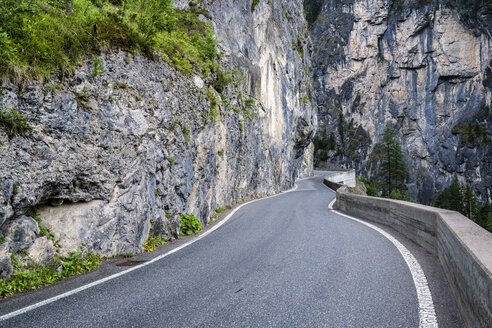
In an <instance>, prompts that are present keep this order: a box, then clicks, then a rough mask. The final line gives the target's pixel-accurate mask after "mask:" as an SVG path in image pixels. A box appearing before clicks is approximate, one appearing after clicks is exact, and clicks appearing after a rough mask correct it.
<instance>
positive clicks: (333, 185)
mask: <svg viewBox="0 0 492 328" xmlns="http://www.w3.org/2000/svg"><path fill="white" fill-rule="evenodd" d="M323 183H324V184H325V185H326V186H328V187H329V188H331V189H333V190H338V188H340V187H343V183H336V182H333V181H330V180H328V179H327V178H326V177H325V178H324V179H323Z"/></svg>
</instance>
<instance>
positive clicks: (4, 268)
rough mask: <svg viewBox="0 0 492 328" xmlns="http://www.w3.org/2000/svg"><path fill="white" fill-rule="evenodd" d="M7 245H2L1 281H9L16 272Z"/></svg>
mask: <svg viewBox="0 0 492 328" xmlns="http://www.w3.org/2000/svg"><path fill="white" fill-rule="evenodd" d="M6 246H7V245H5V246H4V245H0V279H4V280H9V279H10V277H11V276H12V273H13V272H14V267H13V266H12V261H11V260H10V253H9V250H8V247H6Z"/></svg>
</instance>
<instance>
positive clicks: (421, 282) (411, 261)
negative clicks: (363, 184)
mask: <svg viewBox="0 0 492 328" xmlns="http://www.w3.org/2000/svg"><path fill="white" fill-rule="evenodd" d="M325 187H327V186H325ZM327 188H328V187H327ZM328 189H330V190H332V189H331V188H328ZM332 191H334V190H332ZM336 200H337V199H336V198H335V199H333V200H332V201H331V203H330V204H329V205H328V208H329V209H330V210H332V211H333V212H335V213H336V214H338V215H341V216H344V217H346V218H348V219H351V220H354V221H357V222H359V223H362V224H364V225H366V226H368V227H369V228H371V229H374V230H376V231H377V232H379V233H380V234H382V235H383V236H384V237H386V238H387V239H388V240H389V241H390V242H391V243H393V245H395V247H396V248H397V249H398V251H399V252H400V254H401V256H402V257H403V259H404V260H405V262H406V263H407V265H408V268H409V269H410V273H411V274H412V278H413V284H414V285H415V288H416V289H417V300H418V302H419V327H420V328H438V324H437V316H436V311H435V310H434V302H433V301H432V294H431V291H430V289H429V284H428V283H427V278H426V277H425V274H424V270H422V267H421V266H420V264H419V262H418V261H417V259H416V258H415V256H413V254H412V253H411V252H410V251H409V250H408V249H407V248H406V247H405V246H403V244H401V243H400V242H399V241H398V240H396V239H395V238H394V237H393V236H392V235H390V234H389V233H387V232H386V231H384V230H383V229H381V228H379V227H376V226H375V225H372V224H370V223H368V222H365V221H362V220H359V219H357V218H354V217H352V216H350V215H346V214H343V213H341V212H338V211H337V210H335V209H333V204H334V203H335V201H336Z"/></svg>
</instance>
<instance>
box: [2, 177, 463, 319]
mask: <svg viewBox="0 0 492 328" xmlns="http://www.w3.org/2000/svg"><path fill="white" fill-rule="evenodd" d="M297 184H298V188H297V190H296V191H293V192H289V193H286V194H282V195H279V196H277V197H273V198H268V199H264V200H259V201H256V202H254V203H251V204H248V205H246V206H244V207H242V208H241V209H239V210H238V211H237V212H236V214H234V215H233V216H232V217H231V218H230V220H229V221H227V222H226V223H225V224H224V225H223V226H221V227H220V228H218V229H217V230H216V231H213V232H212V233H210V234H209V235H208V236H206V237H204V238H202V239H200V240H197V241H196V242H195V243H193V244H191V245H189V246H187V247H185V248H183V249H180V250H179V251H177V252H175V253H173V254H171V255H169V256H167V257H165V258H163V259H161V260H159V261H156V262H155V263H152V264H149V265H147V266H145V267H142V268H139V269H136V270H134V271H132V272H129V273H127V274H125V275H122V276H120V277H118V278H115V279H112V280H110V281H107V282H105V283H102V284H99V285H97V286H95V287H92V288H89V289H86V290H84V291H81V292H79V293H77V294H74V295H71V296H68V297H66V298H63V299H61V300H58V301H56V302H53V303H51V304H48V305H44V306H42V307H39V308H36V309H34V310H32V311H29V312H26V313H24V314H21V315H18V316H15V317H13V318H10V319H8V320H5V321H1V322H0V327H38V328H41V327H50V328H51V327H392V328H394V327H418V326H419V317H418V301H417V294H416V289H415V286H414V284H413V280H412V276H411V274H410V271H409V268H408V266H407V264H406V263H405V261H404V259H403V258H402V256H401V254H400V253H399V251H398V250H397V249H396V248H395V246H394V245H393V244H392V243H391V242H390V241H389V240H388V239H386V238H384V237H383V236H382V235H381V234H380V233H378V232H376V231H375V230H373V229H371V228H369V227H367V226H365V225H363V224H360V223H358V222H355V221H352V220H350V219H347V218H344V217H342V216H339V215H337V214H335V213H333V211H330V210H329V209H328V204H329V203H330V201H331V200H332V199H333V198H334V193H333V192H332V191H330V190H329V189H328V188H326V187H325V186H323V185H322V183H321V177H319V176H318V177H315V178H311V179H308V180H303V181H299V182H298V183H297ZM388 231H390V232H391V234H392V235H393V236H395V238H397V239H398V240H400V242H401V243H403V244H405V245H406V246H407V247H408V249H409V250H410V251H411V252H412V253H413V254H414V255H415V257H416V258H417V259H418V261H419V262H420V263H421V266H422V268H423V269H424V272H425V273H426V276H427V279H428V280H429V285H430V288H431V291H432V294H433V298H434V302H435V308H436V312H437V317H438V321H439V324H440V326H441V327H460V326H461V322H460V318H459V315H458V313H457V310H456V306H455V303H454V300H453V298H452V295H451V293H450V292H449V289H448V286H447V283H446V280H445V279H444V276H443V274H442V271H441V269H440V266H439V264H438V263H437V260H436V258H435V257H434V256H432V255H431V254H429V253H427V252H425V250H423V249H422V248H420V247H418V246H416V245H414V244H412V243H411V242H409V241H408V240H406V239H405V238H404V237H402V236H400V235H398V234H396V233H394V232H392V231H391V230H388ZM187 240H188V241H189V239H187ZM187 240H186V239H185V240H184V241H180V242H177V243H172V244H170V245H169V246H165V247H163V248H161V249H160V250H159V251H158V252H161V253H165V252H167V251H169V250H171V249H173V248H175V247H178V246H179V245H180V243H181V244H182V243H184V242H186V241H187ZM145 256H147V257H145ZM149 256H155V255H144V256H143V257H141V258H140V259H143V260H146V259H148V257H149ZM122 261H124V260H123V259H115V260H112V261H108V262H107V263H106V264H105V265H104V266H103V267H102V268H101V269H98V270H96V271H95V272H92V273H89V274H87V275H83V276H81V277H77V278H74V279H69V280H68V281H65V282H61V283H59V284H56V285H55V286H52V287H48V288H42V289H41V290H38V291H34V292H32V293H28V294H25V295H21V296H18V297H13V298H10V299H6V300H3V301H0V316H2V315H4V314H6V313H9V312H11V311H14V310H17V309H19V308H22V307H25V306H28V305H30V304H33V303H36V302H38V301H40V300H42V299H45V298H49V297H52V296H54V295H56V294H59V293H61V292H65V291H67V290H70V289H73V288H75V287H79V286H82V285H84V284H86V283H88V282H90V281H94V280H97V279H100V278H101V277H104V276H107V275H109V274H112V273H115V272H118V270H119V271H122V270H124V269H125V268H120V267H116V266H115V264H116V263H118V262H122Z"/></svg>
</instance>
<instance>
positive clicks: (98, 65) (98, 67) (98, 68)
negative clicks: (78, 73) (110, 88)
mask: <svg viewBox="0 0 492 328" xmlns="http://www.w3.org/2000/svg"><path fill="white" fill-rule="evenodd" d="M105 72H106V69H104V66H103V61H102V60H101V58H99V57H94V65H93V67H92V74H91V76H92V77H96V76H98V75H101V74H103V73H105Z"/></svg>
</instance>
